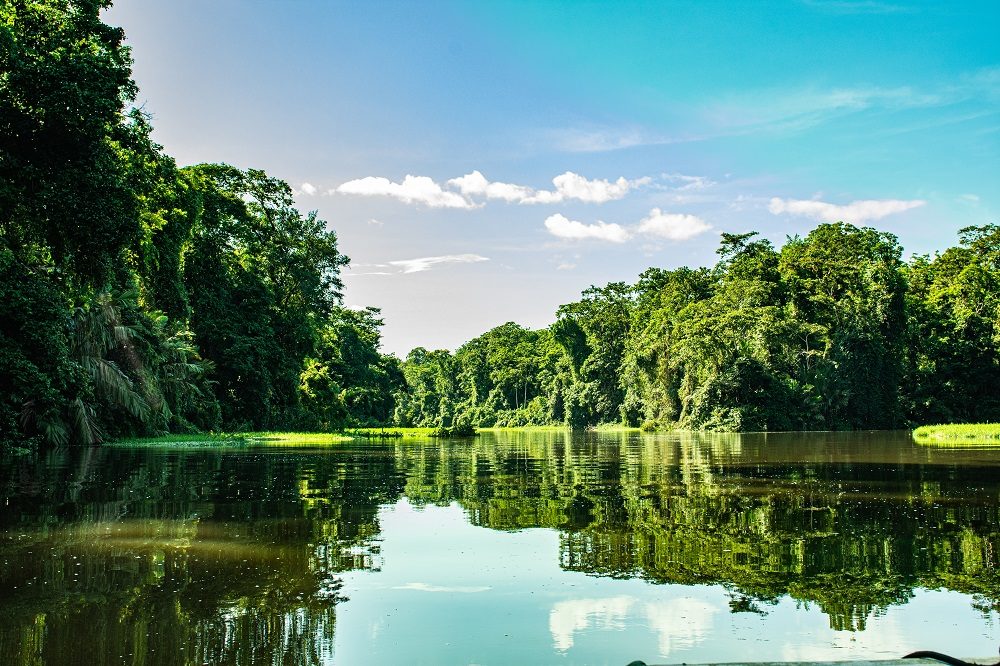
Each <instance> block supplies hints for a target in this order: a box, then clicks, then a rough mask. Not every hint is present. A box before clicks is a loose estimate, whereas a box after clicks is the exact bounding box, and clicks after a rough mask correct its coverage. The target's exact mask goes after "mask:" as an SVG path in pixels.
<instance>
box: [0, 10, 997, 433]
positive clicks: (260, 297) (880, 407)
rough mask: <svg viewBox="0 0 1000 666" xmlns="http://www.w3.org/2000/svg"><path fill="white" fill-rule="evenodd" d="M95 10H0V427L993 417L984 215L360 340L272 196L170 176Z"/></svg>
mask: <svg viewBox="0 0 1000 666" xmlns="http://www.w3.org/2000/svg"><path fill="white" fill-rule="evenodd" d="M107 4H108V3H107V2H106V1H105V0H35V1H31V2H28V1H27V0H10V1H8V2H5V3H4V4H3V5H0V367H2V368H3V372H2V373H0V441H2V442H17V443H20V444H23V443H24V442H25V438H26V437H27V438H28V439H29V440H34V441H47V442H49V443H56V444H61V443H84V444H87V443H95V442H100V441H102V440H103V439H106V438H109V437H119V436H126V435H128V436H134V435H143V434H158V433H163V432H180V431H193V430H208V429H225V430H243V429H253V430H263V429H271V430H275V429H287V428H293V429H298V430H331V429H337V428H340V427H343V426H345V425H370V424H386V423H390V422H392V423H395V424H396V425H400V426H411V425H412V426H435V427H450V426H455V425H474V426H480V427H484V426H515V425H527V424H564V423H565V424H568V425H571V426H574V427H584V426H589V425H594V424H598V423H609V422H610V423H624V424H628V425H639V424H643V425H646V426H647V427H683V428H703V429H720V430H787V429H816V428H819V429H857V428H890V427H897V426H901V425H905V424H907V423H926V422H932V421H939V422H940V421H986V420H996V419H998V418H1000V397H998V394H997V392H996V390H995V387H996V386H997V385H1000V366H998V351H997V350H998V344H1000V322H998V312H1000V310H998V306H1000V299H998V293H1000V292H998V284H1000V227H997V226H993V225H989V226H984V227H970V228H967V229H964V230H963V231H962V232H961V235H960V244H959V245H958V246H957V247H954V248H951V249H949V250H947V251H945V252H943V253H941V254H939V255H937V256H935V257H915V258H913V259H912V260H911V261H909V262H904V261H902V259H901V248H900V246H899V244H898V242H897V241H896V239H895V238H894V237H893V236H891V235H890V234H887V233H882V232H878V231H876V230H873V229H867V228H864V229H859V228H856V227H853V226H851V225H849V224H844V223H838V224H824V225H821V226H819V227H818V228H816V229H815V230H813V231H812V232H811V233H810V234H808V235H807V236H806V237H804V238H800V237H793V238H790V239H789V240H788V242H787V243H786V244H785V245H784V246H783V247H782V248H781V249H780V250H779V249H776V248H774V247H773V246H772V245H771V243H769V242H768V241H766V240H761V239H759V238H757V237H756V235H755V234H752V233H751V234H723V235H722V243H721V247H720V248H719V255H720V259H719V262H718V264H717V265H716V266H715V267H713V268H700V269H690V268H680V269H677V270H663V269H658V268H650V269H649V270H647V271H646V272H644V273H643V274H642V275H641V276H640V278H639V280H638V282H637V283H636V284H634V285H629V284H625V283H612V284H609V285H606V286H604V287H591V288H590V289H588V290H586V291H585V292H583V296H582V298H581V300H580V301H579V302H576V303H571V304H568V305H564V306H562V307H561V308H560V309H559V311H558V316H557V320H556V322H555V323H554V324H553V325H552V326H551V327H549V328H547V329H545V330H540V331H530V330H526V329H524V328H521V327H520V326H518V325H516V324H513V323H509V324H505V325H503V326H500V327H498V328H496V329H494V330H492V331H489V332H488V333H486V334H484V335H482V336H480V337H478V338H476V339H474V340H472V341H470V342H468V343H467V344H465V345H463V346H462V347H461V348H459V349H458V350H457V351H456V352H454V353H450V352H447V351H428V350H425V349H421V348H418V349H415V350H413V351H412V352H411V353H410V354H409V355H408V357H407V359H406V360H405V362H402V363H401V362H400V361H399V360H398V359H396V358H395V357H392V356H387V355H383V354H381V353H380V351H379V340H380V327H381V324H382V322H381V319H380V317H379V312H378V310H376V309H371V308H370V309H367V310H363V311H354V310H350V309H347V308H345V307H343V306H342V303H341V291H342V287H343V285H342V283H341V281H340V278H339V273H340V270H341V269H342V268H343V267H344V266H345V265H346V264H347V261H348V259H347V258H346V257H345V256H343V255H342V254H341V253H340V252H339V251H338V248H337V238H336V235H335V234H334V233H333V232H332V231H329V230H328V229H327V226H326V223H325V222H324V221H322V220H320V219H318V218H317V217H316V215H315V214H314V213H308V214H303V213H301V212H300V211H298V210H296V208H295V207H294V205H293V199H292V192H291V189H290V188H289V186H288V185H287V184H286V183H285V182H283V181H281V180H279V179H276V178H274V177H271V176H268V175H267V174H265V173H264V172H262V171H258V170H253V169H249V170H241V169H238V168H236V167H232V166H229V165H224V164H203V165H196V166H191V167H184V168H180V167H178V166H177V165H176V164H175V163H174V161H173V160H172V159H171V158H170V157H169V156H168V155H166V154H165V153H164V152H163V150H162V148H161V147H160V146H158V145H156V144H155V143H154V142H153V141H152V140H151V138H150V132H151V129H152V128H151V126H150V123H149V119H148V118H147V117H146V116H144V115H143V114H142V113H141V112H140V111H138V110H136V109H135V108H133V106H132V105H133V102H134V100H135V96H136V92H137V90H136V86H135V83H134V82H133V81H132V78H131V59H130V54H129V50H128V48H127V47H125V46H124V45H123V39H124V34H123V32H122V31H121V30H120V29H117V28H113V27H110V26H108V25H105V24H104V23H102V22H101V20H100V10H101V8H102V7H104V6H106V5H107Z"/></svg>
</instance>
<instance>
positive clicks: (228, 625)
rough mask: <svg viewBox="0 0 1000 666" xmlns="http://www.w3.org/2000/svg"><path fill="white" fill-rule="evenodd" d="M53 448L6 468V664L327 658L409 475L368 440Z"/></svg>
mask: <svg viewBox="0 0 1000 666" xmlns="http://www.w3.org/2000/svg"><path fill="white" fill-rule="evenodd" d="M50 455H51V456H54V457H55V459H53V458H50V459H48V460H41V461H37V462H35V463H32V462H30V461H21V462H20V463H18V464H16V465H14V466H13V467H11V468H4V471H5V472H6V474H5V478H3V480H2V481H3V484H4V487H3V490H4V493H3V494H4V496H5V498H7V502H8V508H9V510H8V511H7V512H5V513H4V514H3V516H4V517H3V519H2V520H3V528H4V531H3V533H2V534H3V540H2V541H0V558H2V565H0V597H2V598H3V599H4V603H3V606H2V611H0V615H2V617H0V661H2V662H3V663H4V664H40V663H46V664H49V663H52V664H55V663H77V662H79V661H80V660H81V659H85V661H86V662H87V663H88V664H121V663H130V664H202V663H213V664H291V663H294V664H319V663H324V662H326V661H328V659H329V657H330V656H331V655H332V653H333V646H334V643H333V637H334V629H335V626H336V614H335V605H336V603H337V602H338V601H340V600H341V596H340V593H339V590H340V581H339V578H338V577H337V574H338V572H341V571H344V570H346V569H352V568H371V567H373V566H375V565H376V564H377V561H376V558H377V553H376V552H375V549H374V548H373V539H374V537H376V536H377V535H378V532H379V528H378V523H377V509H378V506H379V505H381V504H384V503H386V502H391V501H394V499H395V498H396V497H398V496H399V493H400V491H401V489H402V482H401V481H396V480H395V479H396V478H397V476H396V473H395V470H394V468H393V460H392V458H391V457H388V456H370V455H365V454H364V453H363V452H357V453H356V454H355V455H350V454H348V455H344V456H338V457H337V458H336V459H333V458H325V457H322V456H317V455H308V454H305V455H292V456H278V455H269V454H266V453H264V454H244V453H240V454H235V455H234V454H228V453H220V452H197V453H194V452H191V453H175V454H169V455H168V454H163V453H162V452H161V453H159V454H157V453H153V452H150V451H142V450H114V449H103V450H89V451H79V450H76V451H55V452H52V453H51V454H50ZM358 470H363V473H358ZM82 655H85V657H84V656H82Z"/></svg>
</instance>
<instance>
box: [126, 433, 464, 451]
mask: <svg viewBox="0 0 1000 666" xmlns="http://www.w3.org/2000/svg"><path fill="white" fill-rule="evenodd" d="M468 436H471V435H468V434H464V433H456V432H451V431H450V430H448V429H441V428H348V429H347V430H344V431H343V432H339V433H328V432H234V433H200V434H192V435H164V436H162V437H139V438H135V439H122V440H117V441H114V442H108V445H110V446H155V447H164V448H191V449H196V448H227V447H247V446H332V445H335V444H343V443H344V442H355V441H360V440H380V441H381V440H397V439H404V438H406V439H427V438H431V437H468Z"/></svg>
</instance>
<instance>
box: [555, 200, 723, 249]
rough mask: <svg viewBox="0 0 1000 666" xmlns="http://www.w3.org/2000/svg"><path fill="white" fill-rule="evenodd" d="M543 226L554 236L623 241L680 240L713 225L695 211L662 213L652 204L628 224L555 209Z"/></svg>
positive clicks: (691, 236)
mask: <svg viewBox="0 0 1000 666" xmlns="http://www.w3.org/2000/svg"><path fill="white" fill-rule="evenodd" d="M545 228H546V229H547V230H548V232H549V233H550V234H552V235H553V236H555V237H557V238H563V239H566V240H600V241H606V242H610V243H624V242H625V241H627V240H630V239H632V238H635V237H638V236H644V237H654V238H661V239H667V240H674V241H683V240H688V239H691V238H694V237H695V236H698V235H699V234H703V233H705V232H706V231H708V230H710V229H711V228H712V226H711V225H710V224H708V223H707V222H705V221H704V220H703V219H701V218H700V217H698V216H696V215H689V214H686V213H665V212H663V211H662V210H660V209H659V208H654V209H652V210H651V211H649V215H647V216H646V217H644V218H642V219H641V220H640V221H639V222H638V223H637V224H634V225H630V226H623V225H620V224H615V223H611V224H609V223H607V222H603V221H600V220H598V221H597V222H595V223H593V224H585V223H583V222H579V221H577V220H570V219H569V218H567V217H566V216H565V215H562V214H560V213H556V214H555V215H550V216H549V217H548V218H546V220H545Z"/></svg>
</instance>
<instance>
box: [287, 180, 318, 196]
mask: <svg viewBox="0 0 1000 666" xmlns="http://www.w3.org/2000/svg"><path fill="white" fill-rule="evenodd" d="M317 191H318V190H317V189H316V186H315V185H313V184H312V183H302V184H301V185H299V186H298V187H293V188H292V194H294V195H295V196H299V195H300V194H307V195H309V196H312V195H314V194H316V192H317Z"/></svg>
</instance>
